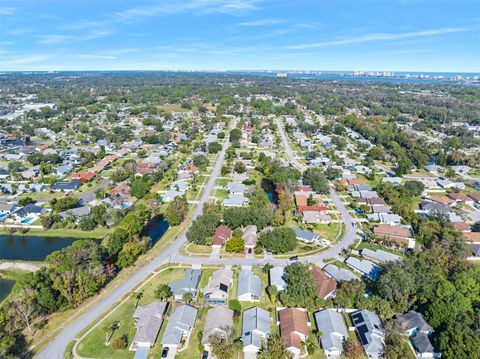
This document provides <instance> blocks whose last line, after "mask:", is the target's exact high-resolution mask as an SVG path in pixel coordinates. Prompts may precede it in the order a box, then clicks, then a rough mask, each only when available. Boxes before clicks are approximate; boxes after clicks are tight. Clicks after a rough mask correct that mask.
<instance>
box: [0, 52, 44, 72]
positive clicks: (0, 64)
mask: <svg viewBox="0 0 480 359" xmlns="http://www.w3.org/2000/svg"><path fill="white" fill-rule="evenodd" d="M52 56H53V55H25V56H18V57H14V58H10V59H8V60H2V61H0V69H3V68H11V67H18V66H21V65H29V64H35V63H39V62H42V61H45V60H48V59H50V58H52Z"/></svg>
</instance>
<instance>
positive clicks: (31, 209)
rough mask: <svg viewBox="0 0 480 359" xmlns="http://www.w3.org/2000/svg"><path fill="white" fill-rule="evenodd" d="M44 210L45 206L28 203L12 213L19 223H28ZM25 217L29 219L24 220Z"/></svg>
mask: <svg viewBox="0 0 480 359" xmlns="http://www.w3.org/2000/svg"><path fill="white" fill-rule="evenodd" d="M46 212H47V210H46V209H45V208H43V207H40V206H37V205H35V204H33V203H29V204H27V205H26V206H24V207H22V208H20V209H19V210H17V211H16V212H14V215H15V217H16V218H17V219H18V221H19V222H20V223H21V224H29V223H31V222H34V221H35V219H37V218H38V217H39V216H41V215H42V214H44V213H46ZM27 218H28V219H29V220H28V222H26V221H25V220H26V219H27Z"/></svg>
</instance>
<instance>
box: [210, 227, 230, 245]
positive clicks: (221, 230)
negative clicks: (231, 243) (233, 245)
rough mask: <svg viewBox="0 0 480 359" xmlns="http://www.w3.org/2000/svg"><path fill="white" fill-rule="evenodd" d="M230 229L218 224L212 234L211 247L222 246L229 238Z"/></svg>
mask: <svg viewBox="0 0 480 359" xmlns="http://www.w3.org/2000/svg"><path fill="white" fill-rule="evenodd" d="M231 235H232V230H231V229H230V228H228V227H227V226H223V225H222V226H219V227H217V229H216V230H215V233H214V234H213V236H212V247H218V248H220V247H222V246H223V244H224V243H225V242H226V241H228V240H229V239H230V236H231Z"/></svg>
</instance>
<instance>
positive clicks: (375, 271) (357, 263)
mask: <svg viewBox="0 0 480 359" xmlns="http://www.w3.org/2000/svg"><path fill="white" fill-rule="evenodd" d="M345 264H347V265H348V266H349V267H351V268H352V269H353V270H354V271H356V272H358V273H361V274H362V275H364V276H365V277H367V278H368V279H370V280H373V281H376V280H377V279H378V278H379V276H380V267H379V266H377V265H376V264H375V263H372V262H370V261H367V260H366V259H358V258H356V257H348V258H347V259H345Z"/></svg>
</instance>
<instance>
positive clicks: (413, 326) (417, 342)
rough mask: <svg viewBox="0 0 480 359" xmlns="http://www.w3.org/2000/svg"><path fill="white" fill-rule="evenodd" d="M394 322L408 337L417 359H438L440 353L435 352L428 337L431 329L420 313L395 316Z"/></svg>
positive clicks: (431, 331)
mask: <svg viewBox="0 0 480 359" xmlns="http://www.w3.org/2000/svg"><path fill="white" fill-rule="evenodd" d="M395 321H396V322H397V323H398V324H399V325H400V327H401V328H402V329H403V331H404V333H405V335H407V336H409V337H410V341H411V343H412V346H413V348H414V349H415V352H416V354H417V357H419V358H439V357H441V353H437V352H435V350H434V348H433V346H432V343H431V342H430V339H429V336H430V335H431V334H432V333H433V328H432V327H431V326H430V324H428V323H427V321H426V320H425V319H424V318H423V315H422V314H421V313H418V312H416V311H413V310H410V311H409V312H407V313H404V314H397V315H396V316H395Z"/></svg>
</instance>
